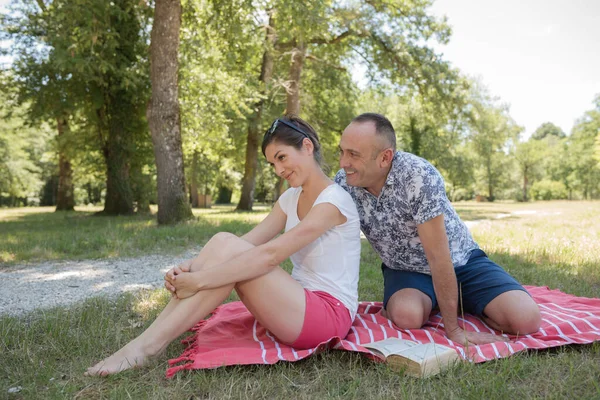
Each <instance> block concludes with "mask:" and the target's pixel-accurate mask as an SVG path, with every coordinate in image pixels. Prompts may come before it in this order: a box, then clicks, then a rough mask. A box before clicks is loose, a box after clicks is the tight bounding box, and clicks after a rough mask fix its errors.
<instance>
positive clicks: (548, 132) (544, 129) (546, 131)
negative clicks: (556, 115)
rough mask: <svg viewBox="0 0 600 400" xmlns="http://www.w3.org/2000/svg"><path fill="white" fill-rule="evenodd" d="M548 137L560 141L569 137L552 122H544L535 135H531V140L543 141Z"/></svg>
mask: <svg viewBox="0 0 600 400" xmlns="http://www.w3.org/2000/svg"><path fill="white" fill-rule="evenodd" d="M548 136H554V137H557V138H559V139H563V138H565V137H566V136H567V135H565V133H564V132H563V131H562V129H560V128H559V127H558V126H556V125H554V124H553V123H552V122H544V123H543V124H542V125H540V126H539V127H538V128H537V129H536V130H535V132H534V133H533V135H531V138H532V139H535V140H542V139H545V138H546V137H548Z"/></svg>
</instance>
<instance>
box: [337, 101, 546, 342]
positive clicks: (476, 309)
mask: <svg viewBox="0 0 600 400" xmlns="http://www.w3.org/2000/svg"><path fill="white" fill-rule="evenodd" d="M339 148H340V167H341V168H342V170H340V171H339V172H338V174H337V175H336V177H335V181H336V182H337V183H338V184H340V185H341V186H342V187H343V188H344V189H346V191H348V192H349V193H350V195H351V196H352V198H353V199H354V201H355V202H356V206H357V208H358V212H359V214H360V220H361V229H362V231H363V233H364V234H365V236H366V237H367V239H368V240H369V242H370V243H371V245H372V246H373V248H374V249H375V251H376V252H377V253H378V254H379V256H380V257H381V260H382V261H383V264H382V271H383V277H384V302H383V303H384V312H383V314H384V315H385V316H387V318H389V319H390V320H392V322H394V324H396V325H397V326H398V327H400V328H404V329H413V328H420V327H421V326H422V325H423V324H424V323H425V322H426V321H427V320H428V318H429V314H430V313H431V310H432V309H433V308H435V307H436V306H437V307H439V309H440V312H441V315H442V319H443V324H444V328H445V330H446V333H447V335H448V337H449V338H450V339H452V340H453V341H455V342H459V343H462V344H467V343H472V344H482V343H489V342H493V341H498V340H505V339H504V338H503V337H499V336H496V335H491V334H489V333H478V332H467V331H465V330H463V328H461V326H460V325H459V323H458V314H459V313H463V312H464V313H472V314H476V315H479V316H481V317H482V318H483V319H484V321H485V322H486V323H487V324H488V325H490V326H491V327H493V328H495V329H497V330H499V331H502V332H506V333H511V334H518V335H526V334H529V333H533V332H536V331H537V330H538V329H539V324H540V312H539V308H538V306H537V304H535V302H534V301H533V300H532V298H531V297H530V296H529V294H528V293H527V291H526V290H525V289H524V288H523V287H522V286H521V285H520V284H519V283H518V282H517V281H516V280H515V279H514V278H512V277H511V276H510V275H509V274H508V273H506V272H505V271H504V270H503V269H502V268H501V267H499V266H498V265H496V264H495V263H493V262H492V261H491V260H490V259H488V258H487V256H486V254H485V253H484V252H483V251H481V250H480V249H479V246H478V245H477V243H475V241H474V240H473V238H472V237H471V234H470V232H469V230H468V229H467V227H466V225H465V224H464V223H463V222H462V221H461V220H460V218H459V217H458V215H457V214H456V211H455V210H454V208H453V207H452V205H451V204H450V201H449V200H448V198H447V197H446V192H445V188H444V181H443V178H442V176H441V175H440V173H439V172H438V171H437V170H436V169H435V167H433V166H432V165H431V164H430V163H429V162H427V161H426V160H424V159H422V158H420V157H417V156H415V155H413V154H410V153H405V152H401V151H398V152H397V151H396V134H395V132H394V128H393V127H392V124H391V123H390V121H389V120H388V119H387V118H385V117H384V116H382V115H379V114H372V113H367V114H362V115H359V116H358V117H356V118H354V119H353V120H352V122H351V123H350V125H348V127H347V128H346V129H345V130H344V132H343V134H342V138H341V140H340V145H339ZM459 299H460V300H461V301H459ZM459 306H460V309H459Z"/></svg>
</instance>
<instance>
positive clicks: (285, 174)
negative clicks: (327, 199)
mask: <svg viewBox="0 0 600 400" xmlns="http://www.w3.org/2000/svg"><path fill="white" fill-rule="evenodd" d="M307 141H308V142H310V140H309V139H304V143H303V146H302V148H301V149H299V150H298V149H296V148H295V147H293V146H289V145H286V144H283V143H281V142H278V141H277V140H274V141H272V142H271V143H269V144H268V145H267V147H266V149H265V156H266V158H267V161H268V162H269V164H271V165H272V166H273V168H274V169H275V173H276V174H277V175H278V176H280V177H282V178H283V179H285V180H286V181H288V183H289V185H290V186H291V187H298V186H302V184H303V183H304V181H305V180H306V177H307V176H308V172H309V171H310V168H314V164H315V160H314V159H313V155H312V151H310V150H309V149H308V148H307V147H309V146H307V143H306V142H307Z"/></svg>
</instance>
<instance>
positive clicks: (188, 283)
mask: <svg viewBox="0 0 600 400" xmlns="http://www.w3.org/2000/svg"><path fill="white" fill-rule="evenodd" d="M168 282H169V283H170V285H171V286H172V287H173V288H174V290H173V294H174V296H175V297H177V298H178V299H185V298H186V297H190V296H193V295H195V294H196V293H198V291H199V289H198V285H197V283H198V282H197V279H196V274H195V273H193V272H181V273H179V274H177V275H176V276H175V277H174V278H173V280H169V281H168Z"/></svg>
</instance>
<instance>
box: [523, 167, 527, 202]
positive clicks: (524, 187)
mask: <svg viewBox="0 0 600 400" xmlns="http://www.w3.org/2000/svg"><path fill="white" fill-rule="evenodd" d="M523 201H527V168H525V170H524V172H523Z"/></svg>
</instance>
